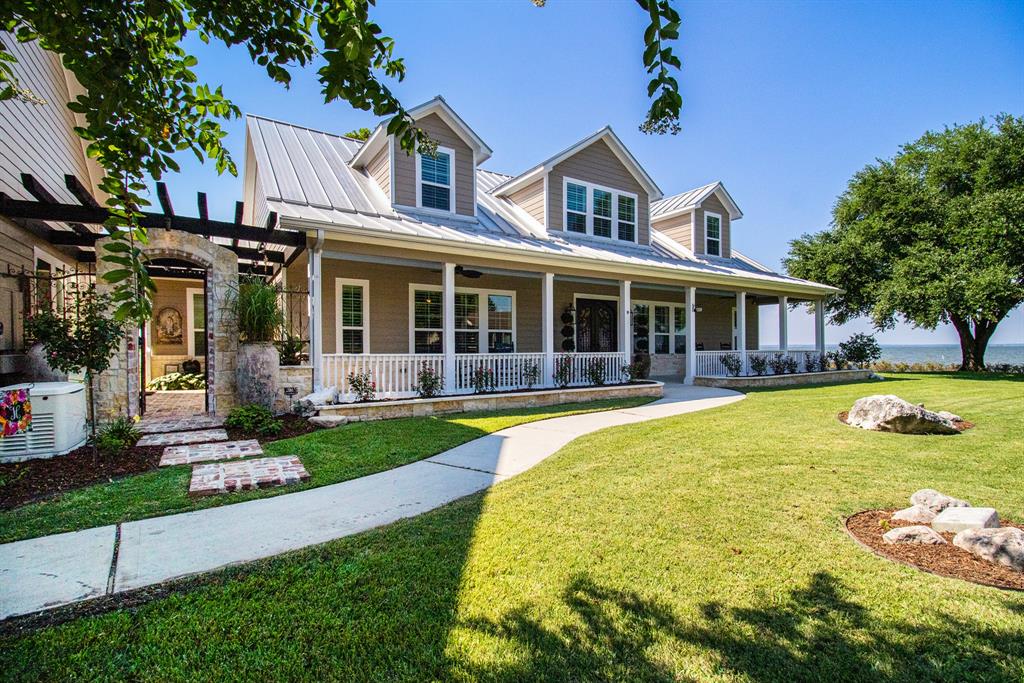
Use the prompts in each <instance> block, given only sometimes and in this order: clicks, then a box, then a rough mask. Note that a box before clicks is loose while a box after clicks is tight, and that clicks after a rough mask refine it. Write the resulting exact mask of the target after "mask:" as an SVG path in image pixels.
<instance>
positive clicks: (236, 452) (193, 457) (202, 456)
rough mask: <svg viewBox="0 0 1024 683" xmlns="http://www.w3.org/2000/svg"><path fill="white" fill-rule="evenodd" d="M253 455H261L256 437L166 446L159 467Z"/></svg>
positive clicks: (260, 447)
mask: <svg viewBox="0 0 1024 683" xmlns="http://www.w3.org/2000/svg"><path fill="white" fill-rule="evenodd" d="M254 455H263V447H262V446H260V442H259V441H257V440H256V439H247V440H245V441H221V442H217V443H199V444H187V445H184V446H168V447H167V448H165V449H164V454H163V457H161V458H160V467H170V466H172V465H192V464H195V463H197V462H213V461H215V460H235V459H237V458H249V457H252V456H254Z"/></svg>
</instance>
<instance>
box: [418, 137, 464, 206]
mask: <svg viewBox="0 0 1024 683" xmlns="http://www.w3.org/2000/svg"><path fill="white" fill-rule="evenodd" d="M454 160H455V152H454V151H453V150H451V149H448V148H447V147H438V148H437V155H436V156H433V157H431V156H426V155H423V154H419V153H417V154H416V185H417V187H416V206H418V207H420V208H424V209H434V210H437V211H448V212H453V211H454V210H455V183H454V182H453V180H454V179H453V174H454V168H453V167H454Z"/></svg>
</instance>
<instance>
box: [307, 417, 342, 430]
mask: <svg viewBox="0 0 1024 683" xmlns="http://www.w3.org/2000/svg"><path fill="white" fill-rule="evenodd" d="M309 423H310V424H312V425H316V426H317V427H322V428H324V429H330V428H331V427H340V426H341V425H344V424H348V418H347V417H346V416H344V415H317V416H315V417H311V418H309Z"/></svg>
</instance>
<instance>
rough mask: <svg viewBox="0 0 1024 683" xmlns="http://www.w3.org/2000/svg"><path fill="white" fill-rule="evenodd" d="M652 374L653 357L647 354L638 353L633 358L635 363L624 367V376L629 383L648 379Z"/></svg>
mask: <svg viewBox="0 0 1024 683" xmlns="http://www.w3.org/2000/svg"><path fill="white" fill-rule="evenodd" d="M650 373H651V357H650V356H649V355H647V354H646V353H638V354H636V356H634V357H633V362H632V363H630V364H629V365H623V366H622V375H623V377H625V378H626V381H627V382H636V381H637V380H641V379H647V376H648V375H649V374H650Z"/></svg>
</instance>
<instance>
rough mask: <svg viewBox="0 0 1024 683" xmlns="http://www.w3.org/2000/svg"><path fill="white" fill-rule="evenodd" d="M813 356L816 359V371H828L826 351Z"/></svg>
mask: <svg viewBox="0 0 1024 683" xmlns="http://www.w3.org/2000/svg"><path fill="white" fill-rule="evenodd" d="M814 357H815V359H816V360H817V366H818V372H828V371H829V356H828V354H827V353H818V354H815V356H814Z"/></svg>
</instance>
